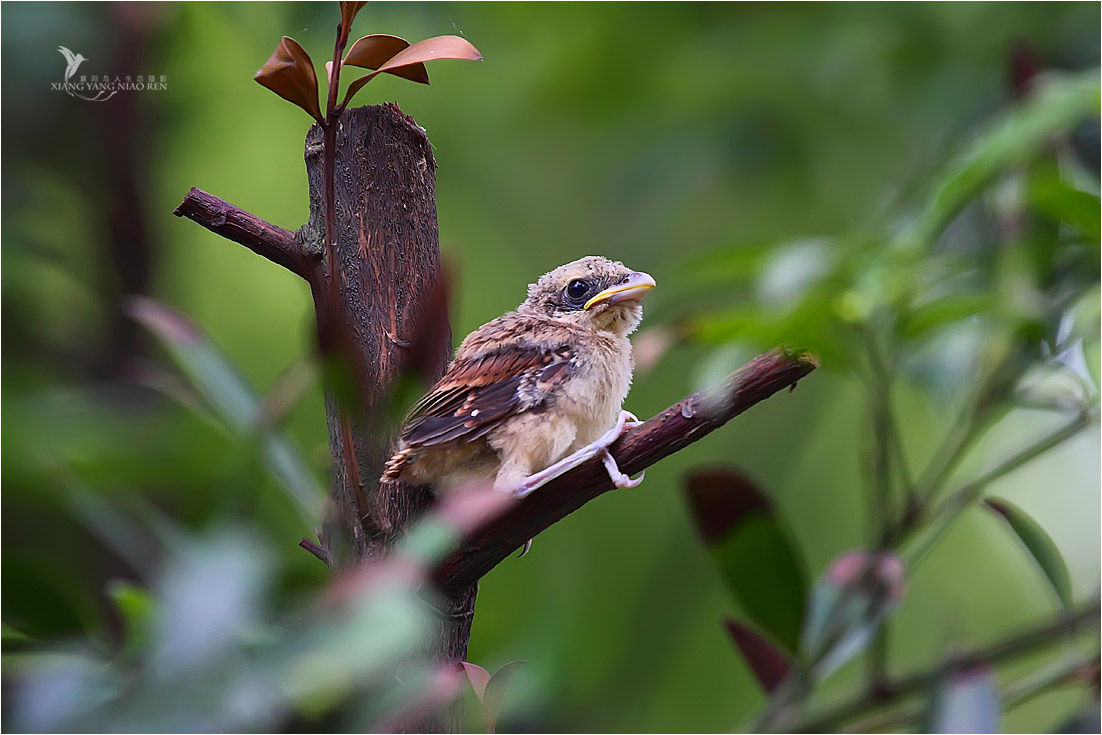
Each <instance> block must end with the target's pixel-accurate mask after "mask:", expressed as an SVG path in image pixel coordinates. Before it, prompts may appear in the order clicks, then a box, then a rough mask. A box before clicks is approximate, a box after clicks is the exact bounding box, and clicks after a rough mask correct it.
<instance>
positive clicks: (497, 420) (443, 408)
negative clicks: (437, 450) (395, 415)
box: [402, 341, 574, 447]
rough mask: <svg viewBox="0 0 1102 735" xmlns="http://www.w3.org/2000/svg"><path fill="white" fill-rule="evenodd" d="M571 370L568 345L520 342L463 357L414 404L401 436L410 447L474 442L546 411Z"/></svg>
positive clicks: (572, 366) (570, 373)
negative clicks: (528, 413) (505, 425)
mask: <svg viewBox="0 0 1102 735" xmlns="http://www.w3.org/2000/svg"><path fill="white" fill-rule="evenodd" d="M573 372H574V353H573V351H572V350H571V349H570V348H569V347H567V346H564V345H558V346H550V347H549V346H547V345H541V344H534V343H531V342H523V341H520V342H512V343H508V344H505V345H500V346H498V347H496V348H494V349H491V350H488V351H486V352H482V353H480V354H475V355H470V356H467V357H461V358H459V359H457V360H456V361H455V362H453V363H452V364H451V366H450V367H449V368H448V371H447V373H445V375H444V377H443V378H441V379H440V380H439V381H438V382H437V383H436V385H434V386H433V387H432V388H431V389H430V390H429V392H428V394H427V395H426V396H425V397H424V398H422V399H421V401H419V402H418V404H417V405H416V406H414V408H413V410H412V411H411V412H410V416H409V418H408V419H407V423H406V426H405V429H404V430H403V431H402V440H403V442H404V443H405V445H406V446H407V447H418V446H420V447H427V446H433V445H436V444H442V443H444V442H448V441H452V440H455V439H460V438H463V439H465V440H467V441H474V440H475V439H478V438H481V437H483V436H485V435H486V434H488V433H489V432H491V431H493V430H494V428H496V427H497V426H499V425H500V424H501V422H502V421H504V420H505V419H508V418H510V417H512V416H515V415H517V414H520V413H523V412H525V411H540V410H543V408H545V407H546V406H547V405H548V404H549V401H550V400H552V394H553V393H554V390H555V389H556V388H557V387H558V386H559V385H561V384H562V383H563V382H565V381H566V380H568V379H569V378H570V376H571V375H572V374H573Z"/></svg>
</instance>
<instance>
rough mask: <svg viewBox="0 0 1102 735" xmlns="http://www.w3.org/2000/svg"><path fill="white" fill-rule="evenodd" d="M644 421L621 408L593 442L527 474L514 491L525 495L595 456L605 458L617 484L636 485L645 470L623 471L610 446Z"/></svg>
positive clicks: (607, 468) (604, 461) (610, 474)
mask: <svg viewBox="0 0 1102 735" xmlns="http://www.w3.org/2000/svg"><path fill="white" fill-rule="evenodd" d="M640 423H642V422H641V421H640V420H639V419H638V418H636V416H635V414H633V413H631V412H630V411H621V412H620V416H619V417H618V418H617V419H616V425H615V426H613V427H612V428H611V429H609V430H608V431H606V432H605V433H604V434H603V435H602V436H601V437H600V438H599V439H597V440H596V441H595V442H593V443H592V444H590V445H589V446H585V447H582V448H581V449H579V450H578V451H576V452H574V453H573V454H571V455H569V456H567V457H563V458H562V459H560V460H559V461H558V462H556V463H555V464H553V465H551V466H550V467H548V468H547V469H545V470H540V471H539V472H537V473H535V474H532V475H529V476H528V477H526V478H524V481H523V482H521V483H520V485H519V486H518V487H517V488H516V490H514V491H513V494H514V495H516V496H517V497H518V498H523V497H525V496H526V495H529V494H531V493H532V491H534V490H536V489H537V488H539V487H541V486H542V485H546V484H547V483H548V482H550V481H551V480H553V479H555V478H556V477H558V476H559V475H561V474H563V473H565V472H569V471H570V470H572V469H574V468H575V467H577V466H578V465H580V464H583V463H585V462H588V461H589V460H591V459H593V458H594V457H600V458H601V461H602V462H603V463H604V465H605V469H606V470H608V476H609V477H610V478H612V482H613V484H615V485H616V487H636V486H637V485H638V484H639V483H641V482H642V481H643V475H644V474H645V473H643V472H640V473H639V477H637V478H635V479H634V480H633V479H631V478H630V477H628V476H627V475H625V474H624V473H623V472H620V468H619V467H617V466H616V460H615V459H613V458H612V455H611V454H609V451H608V448H609V447H610V446H612V443H613V442H614V441H616V440H617V439H618V438H619V437H620V435H621V434H623V433H624V429H625V428H628V427H635V426H638V425H639V424H640Z"/></svg>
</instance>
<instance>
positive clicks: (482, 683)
mask: <svg viewBox="0 0 1102 735" xmlns="http://www.w3.org/2000/svg"><path fill="white" fill-rule="evenodd" d="M462 665H463V672H464V673H465V674H466V675H467V681H469V682H470V683H471V689H473V690H474V694H475V696H476V697H478V701H479V702H481V701H483V700H484V699H485V698H486V685H487V684H489V683H490V672H489V671H487V670H486V669H484V668H482V667H481V666H479V665H478V664H472V663H470V662H469V661H463V662H462Z"/></svg>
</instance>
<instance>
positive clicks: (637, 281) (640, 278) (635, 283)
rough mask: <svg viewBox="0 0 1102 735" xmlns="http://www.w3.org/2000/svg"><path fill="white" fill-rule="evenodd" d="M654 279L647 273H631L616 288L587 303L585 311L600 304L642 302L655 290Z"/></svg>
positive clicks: (610, 287)
mask: <svg viewBox="0 0 1102 735" xmlns="http://www.w3.org/2000/svg"><path fill="white" fill-rule="evenodd" d="M654 286H655V283H654V279H653V278H651V277H650V276H649V275H647V274H646V273H629V274H628V275H627V276H624V279H623V280H622V281H620V282H619V283H617V284H616V285H614V286H609V287H608V288H606V289H605V290H604V291H601V292H600V293H599V294H597V295H596V296H594V297H593V298H591V299H590V300H589V301H587V302H585V306H583V307H582V308H583V309H586V310H589V309H592V308H593V307H594V306H597V305H598V304H605V303H607V304H621V303H623V302H625V301H641V300H642V298H643V297H644V296H646V295H647V294H648V293H650V290H651V289H652V288H654Z"/></svg>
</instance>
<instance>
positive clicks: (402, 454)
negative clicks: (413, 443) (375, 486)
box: [379, 447, 413, 482]
mask: <svg viewBox="0 0 1102 735" xmlns="http://www.w3.org/2000/svg"><path fill="white" fill-rule="evenodd" d="M412 455H413V450H412V449H411V448H410V447H406V448H404V449H400V450H398V451H397V452H395V453H394V456H392V457H391V458H390V459H389V460H387V463H386V466H385V467H384V468H383V476H382V477H381V478H379V479H380V481H381V482H397V481H398V478H399V477H401V475H402V472H404V471H405V469H406V467H407V466H408V465H409V462H410V459H411V458H412Z"/></svg>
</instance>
